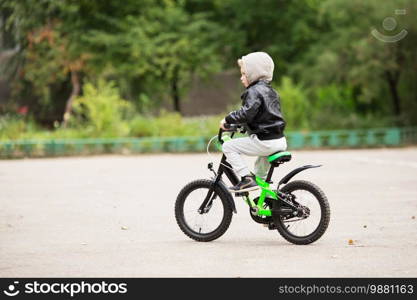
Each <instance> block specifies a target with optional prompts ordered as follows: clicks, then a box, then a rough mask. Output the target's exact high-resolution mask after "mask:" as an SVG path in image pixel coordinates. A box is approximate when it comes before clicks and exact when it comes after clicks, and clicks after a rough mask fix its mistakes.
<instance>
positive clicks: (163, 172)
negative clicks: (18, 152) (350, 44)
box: [0, 147, 417, 277]
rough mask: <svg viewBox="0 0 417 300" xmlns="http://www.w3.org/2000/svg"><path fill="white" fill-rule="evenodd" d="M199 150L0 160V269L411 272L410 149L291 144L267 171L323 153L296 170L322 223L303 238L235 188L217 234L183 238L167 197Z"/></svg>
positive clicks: (202, 164)
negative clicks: (308, 185)
mask: <svg viewBox="0 0 417 300" xmlns="http://www.w3.org/2000/svg"><path fill="white" fill-rule="evenodd" d="M215 158H216V159H218V158H219V156H218V155H215ZM207 161H208V158H207V156H206V155H204V154H184V155H171V154H166V155H141V156H119V155H117V156H112V155H105V156H95V157H76V158H74V157H72V158H53V159H25V160H8V161H4V160H3V161H0V191H1V194H0V276H1V277H6V276H7V277H24V276H28V277H32V276H40V277H57V276H60V277H66V276H71V277H78V276H81V277H84V276H86V277H93V276H94V277H96V276H97V277H125V276H126V277H129V276H133V277H238V276H240V277H344V276H347V277H374V276H376V277H387V276H393V277H402V276H403V277H416V276H417V240H416V237H417V220H416V219H415V216H417V148H415V147H411V148H403V149H375V150H342V151H331V150H328V151H294V152H293V160H292V161H291V162H289V163H286V165H284V166H283V167H282V168H280V169H279V170H278V171H277V172H276V174H275V176H274V178H276V179H278V178H279V176H283V175H284V174H286V173H287V172H288V171H289V170H291V169H293V168H295V167H297V166H300V165H303V164H308V163H315V164H323V165H324V166H323V167H322V168H319V169H314V170H308V171H305V172H303V173H301V174H299V175H297V178H300V179H301V178H303V179H307V180H311V181H313V182H315V183H317V184H318V185H319V186H321V187H322V189H323V190H324V191H325V193H326V194H327V196H328V198H329V201H330V205H331V211H332V216H331V221H330V225H329V229H328V231H327V232H326V233H325V235H324V236H323V237H322V238H321V239H320V240H319V241H317V242H316V243H314V244H312V245H309V246H295V245H292V244H289V243H288V242H286V241H285V240H284V239H283V238H282V237H280V236H279V235H278V233H277V232H276V231H269V230H267V229H265V228H264V227H262V225H259V224H256V223H253V222H252V221H251V219H250V216H249V214H248V210H247V207H246V204H245V203H243V201H242V200H240V198H238V199H237V200H238V201H239V202H238V203H237V210H238V214H237V215H234V217H233V220H232V224H231V226H230V228H229V230H228V231H227V232H226V234H225V235H224V236H222V237H221V238H220V239H218V240H216V241H214V242H210V243H198V242H194V241H192V240H190V239H189V238H187V237H186V236H185V235H184V234H183V233H182V232H181V231H180V230H179V228H178V227H177V225H176V222H175V218H174V209H173V207H174V201H175V198H176V195H177V193H178V191H179V190H180V189H181V187H182V186H183V185H184V184H185V183H187V182H189V181H191V180H193V179H196V178H205V177H207V176H209V172H208V171H207V170H206V163H207ZM248 162H249V163H252V162H253V159H251V158H249V159H248ZM349 239H352V240H354V244H353V245H349V244H348V240H349Z"/></svg>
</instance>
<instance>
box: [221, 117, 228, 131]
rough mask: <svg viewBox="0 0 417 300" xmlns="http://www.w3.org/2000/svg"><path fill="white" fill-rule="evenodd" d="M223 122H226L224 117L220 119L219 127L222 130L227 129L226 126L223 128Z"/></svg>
mask: <svg viewBox="0 0 417 300" xmlns="http://www.w3.org/2000/svg"><path fill="white" fill-rule="evenodd" d="M225 123H226V120H225V119H223V120H221V121H220V128H221V129H223V130H227V129H226V128H224V124H225Z"/></svg>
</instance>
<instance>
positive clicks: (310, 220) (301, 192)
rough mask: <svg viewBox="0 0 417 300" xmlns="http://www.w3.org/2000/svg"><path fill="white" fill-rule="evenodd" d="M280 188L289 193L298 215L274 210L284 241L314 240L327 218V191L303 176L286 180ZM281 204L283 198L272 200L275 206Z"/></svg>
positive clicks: (306, 242)
mask: <svg viewBox="0 0 417 300" xmlns="http://www.w3.org/2000/svg"><path fill="white" fill-rule="evenodd" d="M281 192H283V193H286V194H290V195H291V196H292V199H293V200H291V201H292V202H293V203H292V204H293V205H294V206H296V207H298V215H296V216H294V215H292V214H289V215H278V214H274V213H273V214H272V217H273V220H274V223H275V225H276V227H277V230H278V232H279V233H280V234H281V236H282V237H283V238H285V239H286V240H287V241H289V242H291V243H293V244H297V245H307V244H310V243H313V242H315V241H317V240H318V239H319V238H320V237H321V236H322V235H323V234H324V232H325V231H326V229H327V227H328V225H329V222H330V207H329V202H328V201H327V197H326V195H325V194H324V193H323V191H322V190H321V189H320V188H319V187H318V186H317V185H315V184H313V183H311V182H308V181H305V180H296V181H292V182H289V183H288V184H286V185H285V186H284V187H283V188H282V189H281ZM282 205H283V204H282V202H278V201H274V206H275V207H274V208H276V209H279V208H282V207H283V206H282ZM284 207H285V204H284Z"/></svg>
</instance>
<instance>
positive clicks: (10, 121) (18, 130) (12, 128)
mask: <svg viewBox="0 0 417 300" xmlns="http://www.w3.org/2000/svg"><path fill="white" fill-rule="evenodd" d="M38 131H40V128H39V126H37V124H36V122H35V121H34V120H33V118H31V117H23V116H19V115H12V114H5V115H2V116H0V140H18V139H23V138H25V137H26V136H33V135H34V133H35V132H38Z"/></svg>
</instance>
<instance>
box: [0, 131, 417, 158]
mask: <svg viewBox="0 0 417 300" xmlns="http://www.w3.org/2000/svg"><path fill="white" fill-rule="evenodd" d="M286 137H287V142H288V149H289V150H292V149H313V148H360V147H381V146H394V147H395V146H402V145H408V144H417V127H407V128H377V129H364V130H329V131H314V132H288V133H286ZM209 138H210V137H169V138H156V137H152V138H151V137H146V138H108V139H104V138H102V139H99V138H87V139H54V140H10V141H0V159H1V158H22V157H51V156H66V155H89V154H102V153H122V154H129V153H158V152H159V153H160V152H202V151H205V149H206V145H207V142H208V140H209ZM213 151H214V150H213Z"/></svg>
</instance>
